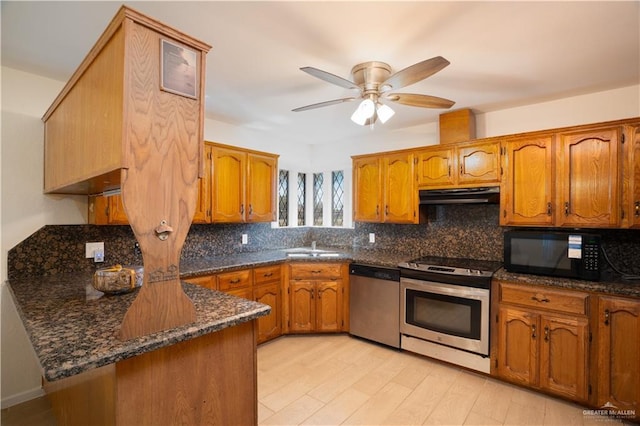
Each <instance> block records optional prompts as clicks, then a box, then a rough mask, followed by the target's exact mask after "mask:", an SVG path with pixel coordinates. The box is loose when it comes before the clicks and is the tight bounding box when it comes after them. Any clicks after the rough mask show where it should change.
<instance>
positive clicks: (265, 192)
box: [246, 153, 278, 222]
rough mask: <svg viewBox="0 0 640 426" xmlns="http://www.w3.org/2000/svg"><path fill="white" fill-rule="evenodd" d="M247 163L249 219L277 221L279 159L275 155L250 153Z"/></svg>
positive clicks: (252, 220)
mask: <svg viewBox="0 0 640 426" xmlns="http://www.w3.org/2000/svg"><path fill="white" fill-rule="evenodd" d="M247 163H248V170H247V204H248V206H246V208H247V209H248V210H247V215H246V218H247V221H248V222H272V221H275V220H276V199H277V194H276V182H277V176H278V161H277V159H276V157H273V156H267V155H259V154H253V153H250V154H249V155H248V156H247Z"/></svg>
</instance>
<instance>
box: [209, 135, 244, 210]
mask: <svg viewBox="0 0 640 426" xmlns="http://www.w3.org/2000/svg"><path fill="white" fill-rule="evenodd" d="M211 152H212V157H213V174H212V182H213V187H212V195H211V215H212V221H213V222H244V218H245V178H246V174H247V173H246V169H247V153H246V152H245V151H241V150H237V149H233V148H226V147H221V146H217V145H214V146H212V150H211Z"/></svg>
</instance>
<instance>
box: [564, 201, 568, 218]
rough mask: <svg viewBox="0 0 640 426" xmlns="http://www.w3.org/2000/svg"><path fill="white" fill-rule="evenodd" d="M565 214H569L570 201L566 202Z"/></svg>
mask: <svg viewBox="0 0 640 426" xmlns="http://www.w3.org/2000/svg"><path fill="white" fill-rule="evenodd" d="M564 215H565V216H569V203H568V202H565V203H564Z"/></svg>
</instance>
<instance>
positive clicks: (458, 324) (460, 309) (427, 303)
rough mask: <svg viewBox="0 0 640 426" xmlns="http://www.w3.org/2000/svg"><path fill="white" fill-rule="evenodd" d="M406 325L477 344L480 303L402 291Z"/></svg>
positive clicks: (413, 291) (409, 290) (439, 295)
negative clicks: (473, 340) (463, 338)
mask: <svg viewBox="0 0 640 426" xmlns="http://www.w3.org/2000/svg"><path fill="white" fill-rule="evenodd" d="M406 296H407V299H406V304H407V305H406V322H407V323H408V324H413V325H414V326H416V327H420V328H425V329H427V330H432V331H436V332H441V333H445V334H449V335H454V336H460V337H466V338H470V339H476V340H480V337H481V336H480V324H481V305H482V302H481V301H480V300H475V299H466V298H462V297H455V296H447V295H441V294H435V293H427V292H424V291H417V290H412V289H407V290H406Z"/></svg>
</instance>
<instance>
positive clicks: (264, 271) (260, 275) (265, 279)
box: [253, 265, 282, 285]
mask: <svg viewBox="0 0 640 426" xmlns="http://www.w3.org/2000/svg"><path fill="white" fill-rule="evenodd" d="M281 269H282V268H281V266H280V265H271V266H263V267H260V268H255V269H254V270H253V279H254V281H255V284H256V285H260V284H265V283H271V282H275V281H280V277H281V273H280V270H281Z"/></svg>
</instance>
